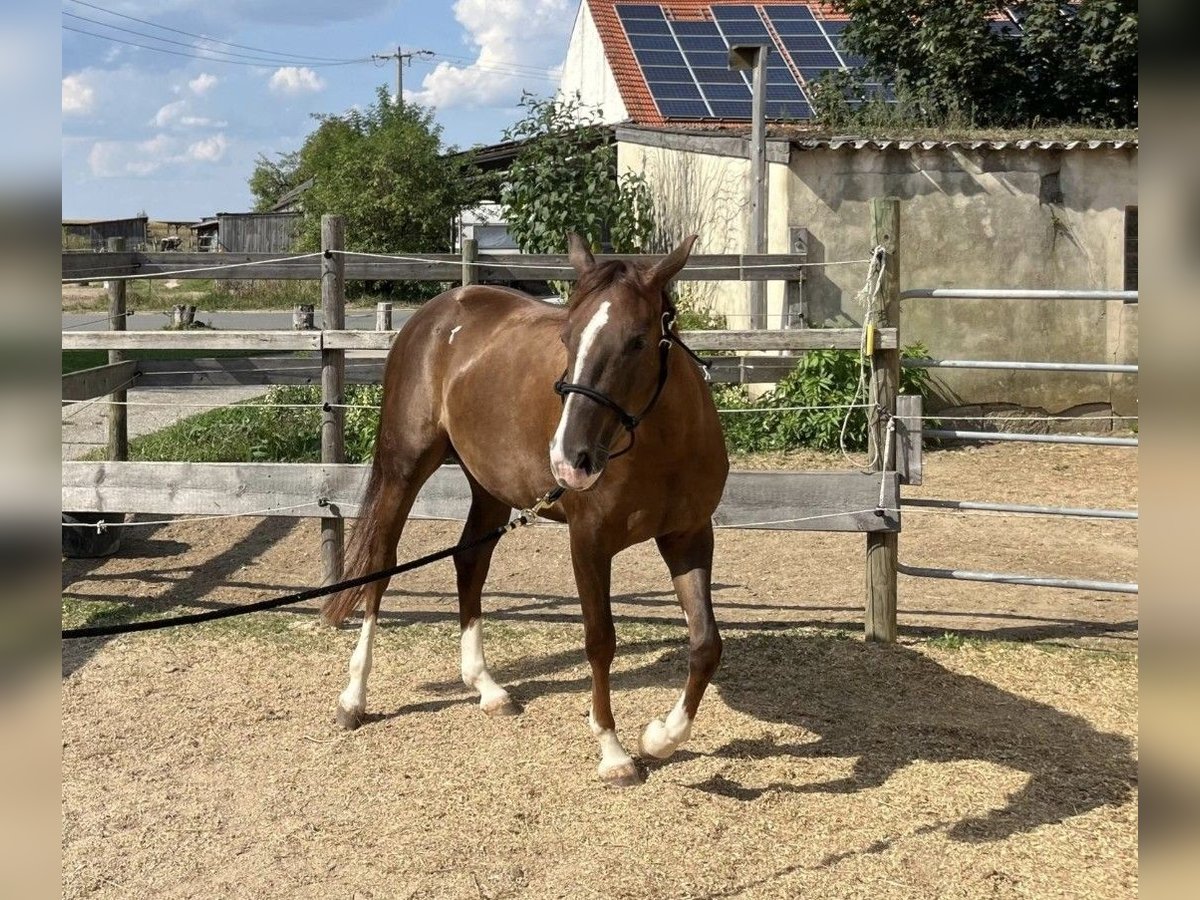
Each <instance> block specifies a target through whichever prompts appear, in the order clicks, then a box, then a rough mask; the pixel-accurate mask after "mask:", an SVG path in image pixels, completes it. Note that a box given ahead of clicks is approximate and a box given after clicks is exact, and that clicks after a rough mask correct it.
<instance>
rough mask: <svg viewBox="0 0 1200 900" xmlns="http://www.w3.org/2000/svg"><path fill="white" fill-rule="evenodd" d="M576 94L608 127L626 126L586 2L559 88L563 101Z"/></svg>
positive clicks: (573, 31) (621, 102)
mask: <svg viewBox="0 0 1200 900" xmlns="http://www.w3.org/2000/svg"><path fill="white" fill-rule="evenodd" d="M576 93H578V94H579V95H580V96H581V97H582V98H583V101H584V102H585V103H587V104H588V105H589V106H598V107H599V108H600V117H601V120H602V121H603V122H604V123H605V124H614V123H616V122H624V121H626V120H627V119H628V118H629V113H627V112H626V111H625V101H624V100H622V99H621V92H620V91H619V90H618V89H617V81H616V79H615V78H613V73H612V69H611V68H610V67H609V65H608V58H607V57H606V56H605V55H604V45H603V44H602V43H601V41H600V32H599V31H597V30H596V23H595V22H594V21H593V20H592V13H591V10H590V9H588V5H587V3H586V0H585V2H583V3H580V4H579V12H578V13H577V14H576V17H575V27H574V28H572V29H571V39H570V41H569V42H568V43H567V58H566V60H565V61H564V62H563V71H562V78H561V79H560V80H559V88H558V95H559V96H560V97H568V98H569V97H573V96H575V94H576Z"/></svg>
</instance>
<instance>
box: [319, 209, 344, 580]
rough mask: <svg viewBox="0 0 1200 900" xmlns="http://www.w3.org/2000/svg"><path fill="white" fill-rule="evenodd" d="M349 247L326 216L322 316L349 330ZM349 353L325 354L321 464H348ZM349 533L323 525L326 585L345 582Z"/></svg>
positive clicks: (340, 525)
mask: <svg viewBox="0 0 1200 900" xmlns="http://www.w3.org/2000/svg"><path fill="white" fill-rule="evenodd" d="M345 245H346V220H345V219H343V218H342V217H341V216H335V215H330V214H329V213H326V214H325V215H323V216H321V249H322V250H323V251H324V253H323V255H322V257H321V312H322V314H323V316H324V319H325V327H326V328H330V329H337V330H341V329H343V328H345V327H346V257H344V256H342V255H341V254H340V253H338V252H337V251H339V250H341V249H343V248H344V247H345ZM345 375H346V352H345V351H344V350H330V349H328V348H326V349H323V350H322V351H321V403H322V411H321V462H322V463H324V464H326V465H339V464H341V463H344V462H345V461H346V411H345V410H344V409H342V404H343V403H345V402H346V398H345V394H346V389H345ZM345 547H346V531H345V523H344V522H343V521H341V520H340V519H327V520H325V521H323V522H322V523H321V568H322V570H323V572H324V576H325V580H324V583H325V584H334V583H335V582H338V581H341V580H342V571H343V569H344V562H345Z"/></svg>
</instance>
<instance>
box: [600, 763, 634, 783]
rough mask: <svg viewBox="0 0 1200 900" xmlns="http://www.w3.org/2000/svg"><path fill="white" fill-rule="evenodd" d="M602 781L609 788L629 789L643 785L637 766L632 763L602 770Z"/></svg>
mask: <svg viewBox="0 0 1200 900" xmlns="http://www.w3.org/2000/svg"><path fill="white" fill-rule="evenodd" d="M600 780H601V781H603V782H604V783H605V784H607V785H608V786H609V787H614V788H627V787H636V786H637V785H639V784H641V783H642V776H641V775H640V774H639V773H638V770H637V766H635V765H634V764H633V762H632V761H630V762H627V763H621V764H620V765H616V766H613V767H612V768H610V769H604V768H602V769H600Z"/></svg>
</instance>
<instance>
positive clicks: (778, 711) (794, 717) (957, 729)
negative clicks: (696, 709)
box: [381, 632, 1137, 843]
mask: <svg viewBox="0 0 1200 900" xmlns="http://www.w3.org/2000/svg"><path fill="white" fill-rule="evenodd" d="M629 650H636V651H640V652H654V651H656V650H662V652H661V653H660V654H659V655H658V657H657V658H656V659H655V660H654V661H653V662H651V663H648V664H646V665H644V666H641V667H639V668H637V669H634V670H632V671H621V672H619V673H615V674H614V679H613V685H614V688H615V690H616V691H617V692H618V697H617V698H616V699H617V702H618V707H619V692H620V690H621V689H623V688H635V687H637V688H640V687H650V686H654V687H675V688H678V687H679V686H681V685H682V683H683V679H684V677H685V676H686V672H687V650H686V646H682V647H681V646H679V644H678V643H677V642H674V641H657V640H656V641H643V642H640V643H635V644H630V645H625V651H626V652H628V651H629ZM618 652H619V653H620V651H618ZM581 656H582V654H581V652H564V653H556V654H550V655H548V656H545V657H537V658H532V659H527V660H519V661H515V662H513V663H511V664H506V665H501V666H496V667H494V668H493V674H495V675H496V676H497V678H498V680H501V681H502V683H504V682H507V683H509V684H510V685H511V690H512V693H513V695H514V697H515V698H516V699H517V700H518V702H522V703H529V702H535V701H536V699H537V698H538V697H541V696H546V695H551V694H559V693H570V692H574V691H579V693H580V702H581V704H583V705H586V702H587V696H588V693H587V692H588V685H589V682H588V680H587V679H586V678H575V679H565V680H564V679H554V678H552V677H547V676H551V675H552V673H554V672H555V671H560V670H562V669H565V668H569V667H572V666H575V665H578V664H579V663H580V662H581ZM429 687H431V688H435V689H436V688H438V687H441V685H430V686H429ZM710 691H715V693H716V694H717V695H718V696H719V697H720V698H721V700H723V701H724V702H725V703H726V704H727V705H729V706H730V707H732V708H733V709H735V710H737V711H739V712H741V713H745V714H747V715H750V716H753V717H754V718H756V719H759V720H760V721H762V722H768V723H772V724H782V725H788V726H793V727H796V728H800V729H803V730H804V731H806V732H808V733H809V735H811V736H805V737H804V738H802V739H801V740H797V741H795V742H790V741H783V742H781V741H778V740H777V739H776V738H775V737H772V736H767V737H763V738H746V739H740V740H735V741H731V742H730V743H728V744H726V745H724V746H722V747H720V748H718V749H717V750H715V751H714V752H713V754H712V755H715V756H717V757H720V758H724V759H730V760H743V761H744V760H755V759H761V760H766V759H773V758H778V757H784V756H790V757H797V758H808V759H817V758H841V759H853V760H854V764H853V768H852V770H851V772H850V774H849V775H848V776H846V777H844V778H838V779H834V780H830V781H822V782H815V783H790V782H774V783H771V784H766V785H760V784H756V785H753V786H752V785H749V784H740V783H738V782H736V781H732V780H730V779H728V778H725V777H723V776H720V775H717V776H712V777H710V778H708V779H706V780H704V781H701V782H699V783H696V784H692V785H690V787H691V788H693V789H695V790H699V791H705V792H707V793H710V794H718V795H722V796H725V797H731V798H733V799H735V800H738V801H741V802H743V803H746V804H753V803H755V802H757V801H759V800H761V799H763V798H768V802H769V798H770V796H771V795H778V794H781V793H805V794H845V793H857V792H860V791H868V790H870V789H872V788H876V787H880V786H882V785H883V784H885V783H886V782H887V781H888V779H890V778H891V777H892V776H893V775H894V774H896V773H897V772H899V771H900V770H902V769H903V768H905V767H906V766H908V765H910V764H912V763H915V762H918V761H922V762H933V763H953V762H960V761H978V762H984V763H991V764H994V765H997V766H1001V767H1004V768H1008V769H1012V770H1015V771H1018V772H1023V773H1025V774H1026V775H1027V776H1028V779H1027V781H1026V783H1025V785H1024V786H1023V787H1022V788H1021V789H1019V790H1017V791H1016V792H1014V793H1013V794H1011V795H1010V796H1009V797H1008V798H1007V801H1006V803H1005V804H1004V806H1003V807H1002V808H997V809H993V810H991V811H990V812H988V813H987V814H985V815H980V816H967V817H965V818H963V819H961V820H959V821H956V822H946V823H941V824H940V825H939V826H935V827H939V828H941V827H944V828H945V829H946V832H947V834H948V835H949V837H950V838H951V839H952V840H957V841H962V842H970V843H976V842H977V843H983V842H989V841H997V840H1003V839H1005V838H1008V837H1010V836H1012V835H1014V834H1019V833H1023V832H1028V831H1032V830H1033V829H1036V828H1038V827H1040V826H1043V825H1049V824H1054V823H1058V822H1062V821H1063V820H1065V819H1068V818H1071V817H1073V816H1078V815H1081V814H1083V813H1086V812H1088V811H1090V810H1093V809H1097V808H1099V807H1103V806H1119V805H1121V804H1124V803H1126V802H1128V801H1129V800H1130V798H1131V797H1132V794H1133V786H1134V785H1135V784H1136V783H1137V763H1136V761H1135V759H1134V757H1133V747H1132V743H1131V741H1130V740H1129V739H1128V738H1126V737H1124V736H1121V735H1117V734H1109V733H1105V732H1101V731H1097V730H1096V729H1095V728H1093V727H1092V726H1091V725H1090V724H1088V722H1086V721H1085V720H1084V719H1082V718H1080V717H1078V716H1075V715H1071V714H1069V713H1065V712H1063V711H1061V710H1058V709H1055V708H1054V707H1052V706H1049V705H1047V704H1044V703H1040V702H1038V701H1035V700H1031V699H1029V698H1028V697H1023V696H1020V695H1018V694H1013V693H1009V692H1008V691H1005V690H1002V689H1001V688H998V687H996V686H995V685H993V684H990V683H988V682H987V681H984V680H982V679H980V678H977V677H975V676H972V675H964V674H961V673H958V672H954V671H951V670H950V669H947V668H946V667H944V666H942V665H941V664H939V663H938V662H937V661H935V660H934V659H932V658H930V657H929V656H926V655H925V654H923V653H919V652H917V651H915V650H912V649H908V648H905V647H902V646H889V647H885V646H879V645H871V644H864V643H861V642H858V641H853V640H844V639H831V638H827V637H808V636H802V635H795V634H788V633H777V632H759V633H751V634H745V635H735V636H732V637H730V638H728V639H726V642H725V654H724V658H723V660H722V663H721V669H720V670H719V671H718V674H717V677H716V679H715V680H714V683H713V687H712V688H710ZM450 702H453V701H450ZM708 702H710V703H711V702H712V697H711V696H710V699H709V701H708ZM444 705H446V702H445V701H434V702H432V703H429V704H415V705H414V706H412V707H408V708H405V709H403V710H397V711H395V712H393V713H391V714H386V715H384V716H382V717H381V718H391V717H393V716H395V715H403V714H406V713H415V712H421V711H431V710H433V709H437V708H440V707H442V706H444ZM618 713H619V708H618ZM703 727H704V707H703V706H701V709H700V716H699V719H698V721H697V730H698V731H700V732H702V731H703ZM695 755H696V754H694V753H690V752H688V751H686V750H685V751H681V752H680V753H678V754H676V756H675V757H673V758H672V759H670V760H666V761H664V762H661V763H660V762H657V761H651V762H649V763H648V764H647V770H648V774H649V777H651V778H653V777H654V773H655V772H656V771H659V770H661V769H662V768H664V767H667V766H670V765H673V764H677V763H678V762H680V761H682V760H687V759H689V758H695Z"/></svg>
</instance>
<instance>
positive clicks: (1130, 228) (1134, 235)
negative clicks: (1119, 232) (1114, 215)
mask: <svg viewBox="0 0 1200 900" xmlns="http://www.w3.org/2000/svg"><path fill="white" fill-rule="evenodd" d="M1137 244H1138V208H1137V207H1136V206H1127V207H1125V290H1127V291H1136V290H1137V289H1138V248H1137Z"/></svg>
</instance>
